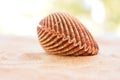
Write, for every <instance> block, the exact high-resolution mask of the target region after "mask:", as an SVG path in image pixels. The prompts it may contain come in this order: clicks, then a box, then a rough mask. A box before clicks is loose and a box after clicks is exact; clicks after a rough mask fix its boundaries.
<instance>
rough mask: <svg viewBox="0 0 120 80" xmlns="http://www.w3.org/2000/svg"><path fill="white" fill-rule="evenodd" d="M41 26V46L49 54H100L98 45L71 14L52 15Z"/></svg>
mask: <svg viewBox="0 0 120 80" xmlns="http://www.w3.org/2000/svg"><path fill="white" fill-rule="evenodd" d="M39 25H40V26H41V27H39V26H38V27H37V33H38V38H39V41H40V44H41V45H42V46H43V48H44V49H45V50H46V51H47V52H48V53H49V54H58V55H73V56H79V55H94V54H97V53H98V50H99V48H98V45H97V43H96V41H95V40H94V39H93V37H92V35H91V34H90V32H89V31H88V30H87V29H86V28H85V26H84V25H83V24H81V23H80V22H79V21H78V20H77V19H76V18H74V17H73V16H71V15H69V14H66V13H60V12H59V13H53V14H50V15H48V16H47V17H45V18H44V19H43V20H41V21H40V23H39Z"/></svg>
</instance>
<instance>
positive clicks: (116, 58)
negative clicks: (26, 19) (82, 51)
mask: <svg viewBox="0 0 120 80" xmlns="http://www.w3.org/2000/svg"><path fill="white" fill-rule="evenodd" d="M97 41H98V43H99V46H100V51H99V54H98V55H95V56H79V57H71V56H57V55H49V54H47V53H46V52H45V51H44V50H43V49H42V48H41V46H40V45H39V42H38V40H37V38H32V37H17V36H1V37H0V80H120V40H116V39H114V40H108V39H102V38H99V39H97Z"/></svg>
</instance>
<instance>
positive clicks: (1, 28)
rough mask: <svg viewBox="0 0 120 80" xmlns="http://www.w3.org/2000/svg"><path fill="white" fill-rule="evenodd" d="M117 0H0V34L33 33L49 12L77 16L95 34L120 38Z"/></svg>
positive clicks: (20, 34)
mask: <svg viewBox="0 0 120 80" xmlns="http://www.w3.org/2000/svg"><path fill="white" fill-rule="evenodd" d="M119 7H120V0H0V34H1V35H17V36H36V35H37V33H36V27H37V25H38V23H39V21H40V20H41V19H42V18H44V17H45V16H47V15H48V14H50V13H53V12H67V13H70V14H71V15H73V16H75V17H76V18H78V19H79V20H80V21H81V22H82V23H83V24H84V25H85V26H86V27H87V28H88V29H89V30H90V32H91V33H92V34H93V35H95V36H105V37H120V10H119Z"/></svg>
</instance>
